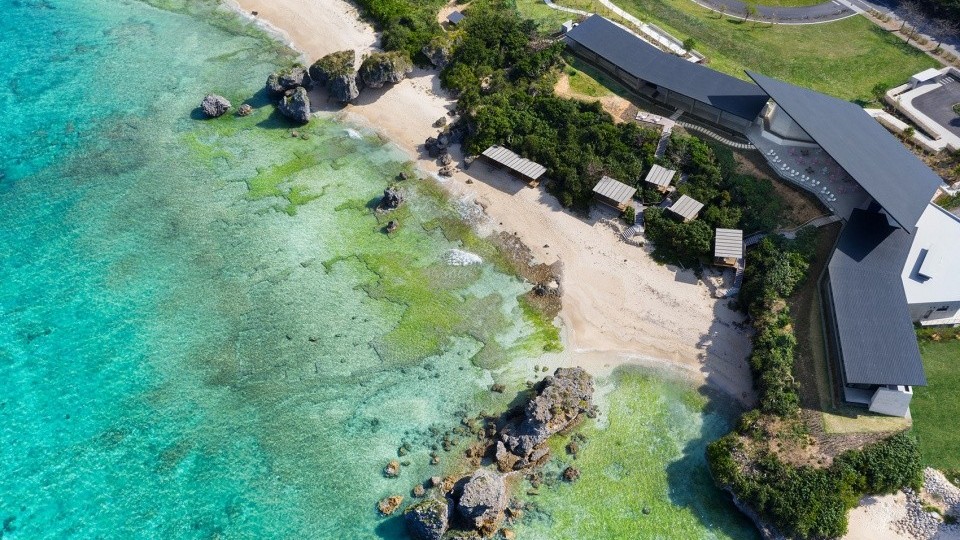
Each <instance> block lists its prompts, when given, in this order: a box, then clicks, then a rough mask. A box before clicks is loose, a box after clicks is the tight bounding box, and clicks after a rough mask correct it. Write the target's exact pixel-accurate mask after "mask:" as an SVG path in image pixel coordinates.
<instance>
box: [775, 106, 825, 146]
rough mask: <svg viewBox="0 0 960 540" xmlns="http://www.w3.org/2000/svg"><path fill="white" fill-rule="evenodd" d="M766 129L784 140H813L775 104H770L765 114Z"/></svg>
mask: <svg viewBox="0 0 960 540" xmlns="http://www.w3.org/2000/svg"><path fill="white" fill-rule="evenodd" d="M766 118H767V129H769V130H770V131H771V132H773V133H774V134H776V135H779V136H780V137H783V138H784V139H792V140H795V141H805V142H813V139H811V138H810V136H809V135H807V133H806V132H805V131H803V129H802V128H801V127H800V125H799V124H797V123H796V122H794V121H793V118H790V116H788V115H787V114H786V113H785V112H783V109H781V108H780V107H779V106H778V105H777V104H776V103H774V102H770V103H769V104H768V108H767V113H766Z"/></svg>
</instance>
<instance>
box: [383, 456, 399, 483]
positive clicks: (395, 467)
mask: <svg viewBox="0 0 960 540" xmlns="http://www.w3.org/2000/svg"><path fill="white" fill-rule="evenodd" d="M383 475H384V476H386V477H387V478H396V477H398V476H400V462H399V461H397V460H395V459H394V460H391V461H390V463H387V466H386V467H384V468H383Z"/></svg>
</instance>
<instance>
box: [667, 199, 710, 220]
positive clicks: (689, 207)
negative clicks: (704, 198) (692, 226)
mask: <svg viewBox="0 0 960 540" xmlns="http://www.w3.org/2000/svg"><path fill="white" fill-rule="evenodd" d="M700 210H703V203H702V202H700V201H698V200H696V199H694V198H693V197H690V196H688V195H682V196H681V197H680V198H679V199H677V202H675V203H673V205H672V206H670V207H669V208H667V212H670V213H671V214H673V215H675V216H677V217H678V218H680V219H681V220H682V221H683V222H688V221H693V220H695V219H697V215H699V214H700Z"/></svg>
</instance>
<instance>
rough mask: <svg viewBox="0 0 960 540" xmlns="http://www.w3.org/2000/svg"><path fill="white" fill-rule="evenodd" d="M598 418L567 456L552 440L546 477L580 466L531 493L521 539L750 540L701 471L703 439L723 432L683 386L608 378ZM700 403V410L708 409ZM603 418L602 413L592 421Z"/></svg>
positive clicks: (623, 375)
mask: <svg viewBox="0 0 960 540" xmlns="http://www.w3.org/2000/svg"><path fill="white" fill-rule="evenodd" d="M614 384H615V388H614V389H613V390H612V392H611V393H610V394H609V397H608V400H609V410H608V412H607V414H606V415H605V416H606V425H600V424H597V423H591V424H588V425H586V426H585V427H584V428H583V429H582V431H581V432H582V433H583V434H584V435H585V436H586V442H582V443H580V450H579V452H578V454H577V456H576V457H575V458H574V457H572V456H569V455H567V454H566V451H565V449H564V448H565V446H566V444H567V439H566V438H558V439H557V440H556V441H553V442H551V448H552V450H553V452H554V455H555V456H556V457H555V463H553V464H552V469H551V470H550V471H548V474H549V475H554V476H553V477H554V478H556V476H558V475H559V472H560V471H562V470H563V469H564V468H565V467H566V466H568V465H572V466H574V467H576V468H577V469H579V470H580V472H581V477H580V479H579V480H577V481H576V482H573V483H566V482H555V483H554V484H553V485H552V486H551V487H548V488H545V489H541V490H540V495H539V496H536V497H530V500H531V502H532V503H533V504H534V505H535V507H536V509H537V511H536V512H534V513H533V516H532V517H531V518H529V519H528V520H527V521H526V522H525V523H524V524H523V525H522V526H521V527H518V529H517V533H518V536H519V537H522V538H536V539H539V538H551V539H568V538H569V539H576V538H684V539H687V538H711V539H713V538H716V539H721V538H731V539H733V538H735V539H743V538H756V533H755V532H754V529H753V526H752V525H751V524H750V523H749V522H748V521H747V520H746V519H745V518H744V517H743V516H742V515H740V514H739V513H738V512H736V511H732V510H733V509H732V507H731V505H730V503H729V502H728V500H727V499H726V497H725V495H724V494H723V493H722V492H720V491H719V490H718V489H717V488H716V487H715V486H714V484H713V481H712V480H711V478H710V473H709V469H708V467H707V464H706V459H705V455H704V452H705V447H706V444H707V443H708V442H710V441H712V440H714V439H715V438H717V437H719V436H721V435H723V433H724V432H725V431H726V430H727V429H728V427H729V426H728V423H727V421H726V419H725V418H723V417H721V416H719V415H718V414H717V413H716V412H708V411H707V410H705V406H706V401H705V400H704V399H702V396H698V395H697V393H696V391H694V390H693V389H692V388H689V387H685V386H684V385H682V384H678V383H672V382H666V381H663V380H658V379H656V378H654V377H651V376H648V375H645V374H642V373H640V372H638V371H633V370H621V371H618V372H617V373H615V375H614ZM707 409H709V408H707ZM602 419H603V416H601V420H602Z"/></svg>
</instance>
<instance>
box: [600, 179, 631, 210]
mask: <svg viewBox="0 0 960 540" xmlns="http://www.w3.org/2000/svg"><path fill="white" fill-rule="evenodd" d="M593 192H594V193H596V194H597V195H600V196H601V197H606V198H608V199H610V200H611V201H616V202H618V203H620V204H623V203H625V202H627V201H629V200H630V199H631V197H633V194H634V193H636V192H637V188H635V187H631V186H628V185H626V184H624V183H623V182H620V181H618V180H614V179H613V178H610V177H609V176H604V177H603V178H601V179H600V181H599V182H597V185H595V186H593Z"/></svg>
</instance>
